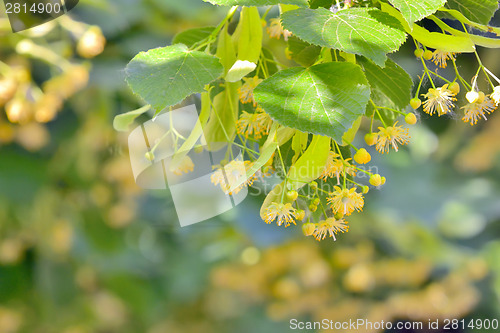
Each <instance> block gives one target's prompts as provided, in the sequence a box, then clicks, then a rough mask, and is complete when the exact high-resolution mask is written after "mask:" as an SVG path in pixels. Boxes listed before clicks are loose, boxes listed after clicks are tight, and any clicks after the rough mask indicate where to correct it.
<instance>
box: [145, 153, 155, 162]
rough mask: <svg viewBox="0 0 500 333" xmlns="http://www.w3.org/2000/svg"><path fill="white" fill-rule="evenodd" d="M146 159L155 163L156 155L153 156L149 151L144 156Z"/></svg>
mask: <svg viewBox="0 0 500 333" xmlns="http://www.w3.org/2000/svg"><path fill="white" fill-rule="evenodd" d="M144 157H146V159H147V160H148V161H153V160H154V159H155V154H153V153H152V152H150V151H148V152H147V153H146V154H144Z"/></svg>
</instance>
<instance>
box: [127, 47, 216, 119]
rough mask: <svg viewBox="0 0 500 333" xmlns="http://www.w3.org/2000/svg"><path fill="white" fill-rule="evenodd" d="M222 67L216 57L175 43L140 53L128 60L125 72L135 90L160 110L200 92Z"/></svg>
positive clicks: (156, 109)
mask: <svg viewBox="0 0 500 333" xmlns="http://www.w3.org/2000/svg"><path fill="white" fill-rule="evenodd" d="M223 70H224V69H223V67H222V65H221V63H220V62H219V59H217V58H216V57H214V56H212V55H209V54H206V53H204V52H198V51H189V50H188V48H187V47H186V46H185V45H183V44H176V45H172V46H167V47H161V48H157V49H152V50H149V51H147V52H141V53H139V54H138V55H136V56H135V57H134V59H132V61H130V62H129V64H128V65H127V67H126V68H125V74H126V80H127V83H128V84H129V86H130V88H131V89H132V90H133V91H134V93H135V94H137V95H139V96H140V97H142V98H143V99H144V100H145V101H146V102H147V103H149V104H151V106H152V107H153V109H154V110H155V111H156V112H160V111H161V110H163V109H164V108H165V107H167V106H172V105H176V104H178V103H180V102H182V101H183V100H184V99H185V98H186V97H188V96H190V95H192V94H194V93H200V92H202V91H203V90H204V87H205V85H207V84H209V83H211V82H212V81H214V80H216V79H217V78H219V77H220V76H221V75H222V73H223Z"/></svg>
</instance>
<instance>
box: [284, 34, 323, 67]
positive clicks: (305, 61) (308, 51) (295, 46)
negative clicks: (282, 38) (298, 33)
mask: <svg viewBox="0 0 500 333" xmlns="http://www.w3.org/2000/svg"><path fill="white" fill-rule="evenodd" d="M288 50H289V51H290V52H291V54H292V59H293V60H294V61H295V62H297V63H298V64H300V65H302V66H305V67H309V66H312V65H314V63H315V62H316V59H318V56H319V55H320V53H321V47H319V46H317V45H312V44H309V43H307V42H304V41H303V40H301V39H299V38H297V37H295V36H290V37H288Z"/></svg>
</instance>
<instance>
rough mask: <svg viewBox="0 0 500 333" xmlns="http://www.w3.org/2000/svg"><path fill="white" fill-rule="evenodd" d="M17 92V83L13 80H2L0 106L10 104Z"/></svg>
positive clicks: (0, 84) (0, 82) (0, 83)
mask: <svg viewBox="0 0 500 333" xmlns="http://www.w3.org/2000/svg"><path fill="white" fill-rule="evenodd" d="M16 90H17V82H16V80H14V79H12V78H6V79H2V80H0V106H2V105H3V104H5V103H6V102H8V101H9V100H10V99H11V98H12V97H14V94H15V93H16Z"/></svg>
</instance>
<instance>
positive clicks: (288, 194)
mask: <svg viewBox="0 0 500 333" xmlns="http://www.w3.org/2000/svg"><path fill="white" fill-rule="evenodd" d="M298 196H299V194H298V193H297V191H293V190H292V191H288V192H286V197H287V199H288V200H290V201H295V200H297V197H298Z"/></svg>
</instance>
